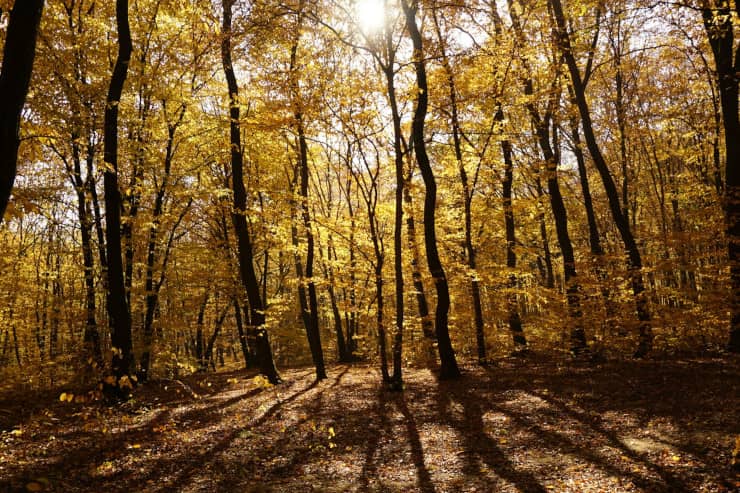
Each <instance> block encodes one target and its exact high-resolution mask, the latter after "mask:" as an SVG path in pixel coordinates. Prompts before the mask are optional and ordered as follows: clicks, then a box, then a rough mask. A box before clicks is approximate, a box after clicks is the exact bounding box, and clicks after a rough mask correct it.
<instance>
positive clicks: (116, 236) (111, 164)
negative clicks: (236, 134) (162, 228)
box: [103, 0, 133, 397]
mask: <svg viewBox="0 0 740 493" xmlns="http://www.w3.org/2000/svg"><path fill="white" fill-rule="evenodd" d="M116 24H117V28H118V56H117V58H116V64H115V66H114V68H113V74H112V76H111V80H110V87H109V89H108V98H107V100H106V106H105V122H104V137H103V138H104V145H103V158H104V160H105V164H106V166H105V172H104V174H103V186H104V189H105V213H106V227H105V239H106V250H107V251H106V258H107V261H108V296H107V307H108V323H109V324H110V329H111V345H112V346H113V363H112V369H113V375H114V376H115V377H116V388H115V389H112V390H115V393H116V394H117V395H118V396H119V397H127V396H128V386H129V385H130V383H129V375H130V373H131V370H132V366H133V351H132V340H131V313H130V311H129V306H128V303H127V302H126V288H125V285H124V278H123V260H122V258H121V254H122V252H121V193H120V190H119V187H118V108H119V104H120V101H121V93H122V92H123V86H124V83H125V82H126V75H127V73H128V65H129V61H130V60H131V51H132V43H131V31H130V30H129V21H128V0H116Z"/></svg>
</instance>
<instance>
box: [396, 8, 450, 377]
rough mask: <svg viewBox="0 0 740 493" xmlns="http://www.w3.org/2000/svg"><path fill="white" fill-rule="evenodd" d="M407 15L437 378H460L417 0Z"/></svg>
mask: <svg viewBox="0 0 740 493" xmlns="http://www.w3.org/2000/svg"><path fill="white" fill-rule="evenodd" d="M401 4H402V7H403V11H404V14H405V17H406V28H407V29H408V31H409V36H410V37H411V41H412V43H413V46H414V54H413V60H414V68H415V69H416V85H417V89H418V92H417V97H416V108H415V111H414V119H413V123H412V136H413V142H414V153H415V154H416V162H417V164H418V165H419V170H420V171H421V175H422V178H423V179H424V185H425V187H426V193H425V196H424V246H425V247H426V252H427V264H428V265H429V271H430V273H431V275H432V278H433V279H434V286H435V288H436V290H437V309H436V313H435V319H434V321H435V324H434V325H435V331H436V334H437V348H438V350H439V359H440V375H439V376H440V378H441V379H453V378H459V377H460V370H459V368H458V367H457V360H456V359H455V352H454V350H453V349H452V341H451V340H450V332H449V327H448V312H449V309H450V293H449V288H448V286H447V277H446V276H445V271H444V268H443V267H442V261H441V260H440V258H439V252H438V251H437V232H436V228H435V224H434V220H435V209H436V202H437V183H436V182H435V178H434V172H433V171H432V166H431V164H430V162H429V156H428V155H427V151H426V142H425V140H424V120H425V118H426V113H427V106H428V104H429V87H428V86H427V74H426V65H425V63H424V50H423V46H422V36H421V33H420V32H419V28H418V26H417V24H416V11H417V9H418V1H417V0H414V1H412V3H411V5H408V4H407V3H406V0H402V2H401Z"/></svg>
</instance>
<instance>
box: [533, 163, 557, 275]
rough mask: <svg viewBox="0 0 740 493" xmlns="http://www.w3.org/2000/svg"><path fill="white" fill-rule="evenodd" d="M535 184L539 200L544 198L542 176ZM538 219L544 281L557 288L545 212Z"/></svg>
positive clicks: (539, 214) (537, 177) (537, 178)
mask: <svg viewBox="0 0 740 493" xmlns="http://www.w3.org/2000/svg"><path fill="white" fill-rule="evenodd" d="M535 180H536V182H535V186H536V188H537V200H542V197H544V196H545V191H544V190H543V189H542V181H541V180H540V176H539V175H537V176H536V178H535ZM537 219H539V222H540V238H541V239H542V256H543V260H544V263H545V266H544V269H542V272H543V273H544V279H543V281H544V283H545V287H546V288H548V289H553V288H555V274H554V273H553V270H552V253H551V252H550V238H549V237H548V235H547V224H546V223H545V212H544V211H540V212H539V213H538V214H537Z"/></svg>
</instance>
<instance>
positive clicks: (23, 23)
mask: <svg viewBox="0 0 740 493" xmlns="http://www.w3.org/2000/svg"><path fill="white" fill-rule="evenodd" d="M43 9H44V0H22V1H17V2H15V4H13V9H12V10H11V11H10V17H9V19H8V27H7V31H6V33H5V47H4V48H3V61H2V69H1V70H0V94H2V97H0V222H2V219H3V215H5V209H6V208H7V206H8V201H9V200H10V193H11V192H12V190H13V183H14V182H15V173H16V169H17V164H18V147H19V145H20V138H19V135H18V134H19V129H20V124H21V111H22V110H23V105H24V104H25V102H26V95H27V93H28V85H29V83H30V81H31V71H32V70H33V60H34V58H35V56H36V35H37V33H38V28H39V21H40V20H41V12H42V10H43Z"/></svg>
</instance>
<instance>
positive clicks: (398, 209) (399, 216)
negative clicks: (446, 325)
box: [383, 28, 404, 390]
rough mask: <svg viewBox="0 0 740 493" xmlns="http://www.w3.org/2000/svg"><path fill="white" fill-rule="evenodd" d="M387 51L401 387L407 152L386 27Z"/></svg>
mask: <svg viewBox="0 0 740 493" xmlns="http://www.w3.org/2000/svg"><path fill="white" fill-rule="evenodd" d="M385 36H386V51H387V53H388V61H387V62H386V63H387V64H386V66H385V67H383V72H384V73H385V79H386V83H387V86H388V87H387V89H388V101H389V102H390V106H391V118H392V119H393V158H394V164H395V171H396V190H395V203H394V206H395V211H394V217H393V219H394V221H393V270H394V274H395V291H396V300H395V301H396V326H395V329H394V334H393V335H394V337H393V379H392V380H393V384H392V388H393V389H395V390H401V389H402V388H403V374H402V372H403V369H402V366H403V365H402V356H403V319H404V300H403V294H404V293H403V190H404V169H403V164H404V153H403V144H402V143H403V134H402V133H401V115H400V114H399V111H398V101H397V99H396V83H395V49H394V47H393V36H392V34H391V33H390V30H389V29H388V28H386V33H385Z"/></svg>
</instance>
